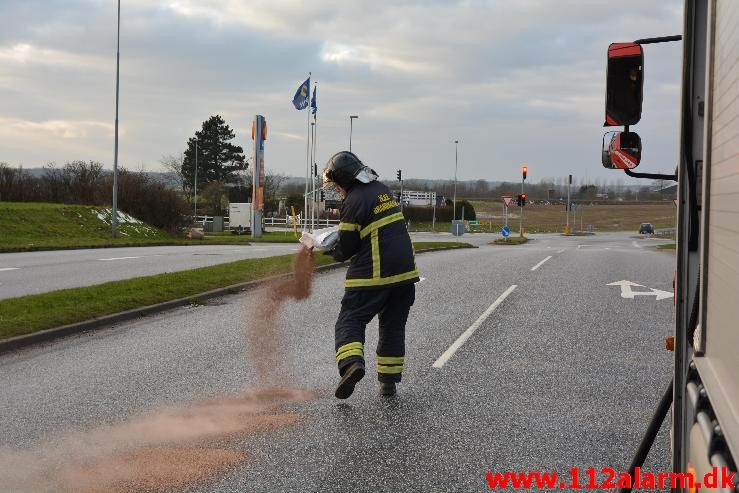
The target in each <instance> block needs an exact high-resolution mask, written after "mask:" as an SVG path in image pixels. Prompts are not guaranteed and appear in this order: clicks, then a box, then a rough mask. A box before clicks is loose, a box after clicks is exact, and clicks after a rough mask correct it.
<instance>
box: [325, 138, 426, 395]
mask: <svg viewBox="0 0 739 493" xmlns="http://www.w3.org/2000/svg"><path fill="white" fill-rule="evenodd" d="M377 178H378V175H377V173H375V171H374V170H372V169H371V168H369V167H367V166H365V165H364V164H363V163H362V161H360V160H359V158H358V157H357V156H356V155H355V154H353V153H351V152H346V151H343V152H339V153H337V154H335V155H334V156H333V157H332V158H331V159H329V161H328V164H327V165H326V169H325V170H324V172H323V183H324V186H325V187H331V186H333V187H334V188H336V190H338V191H339V193H341V195H342V197H343V201H342V204H341V216H340V222H339V240H338V242H337V243H336V246H335V247H334V249H333V250H331V251H329V252H326V253H327V254H329V255H331V256H332V257H333V258H334V259H336V260H337V261H339V262H344V261H346V260H349V259H351V261H350V265H349V269H348V270H347V273H346V280H345V284H344V286H345V292H344V297H343V299H342V300H341V311H340V313H339V317H338V320H337V321H336V328H335V333H336V348H335V349H336V362H337V364H338V367H339V375H340V377H341V378H340V380H339V384H338V386H337V387H336V397H337V398H339V399H346V398H347V397H349V396H350V395H352V392H354V386H355V385H356V384H357V382H359V381H360V380H361V379H362V377H364V373H365V363H364V332H365V327H366V326H367V324H368V323H369V322H370V320H372V319H373V318H374V317H375V315H377V316H378V318H379V325H380V334H379V340H378V343H377V379H378V380H379V381H380V393H381V394H382V395H384V396H392V395H395V392H396V388H395V384H396V383H398V382H400V380H401V376H402V372H403V365H404V360H405V324H406V321H407V320H408V313H409V311H410V308H411V306H412V305H413V302H414V301H415V283H416V282H418V280H419V278H418V271H417V270H416V263H415V259H414V256H413V245H412V244H411V239H410V236H409V235H408V229H407V228H406V226H405V221H404V220H403V213H402V212H401V211H400V206H399V204H398V203H397V202H396V201H395V200H394V199H393V197H392V193H391V192H390V189H388V188H387V187H386V186H385V185H383V184H382V183H380V182H379V181H377Z"/></svg>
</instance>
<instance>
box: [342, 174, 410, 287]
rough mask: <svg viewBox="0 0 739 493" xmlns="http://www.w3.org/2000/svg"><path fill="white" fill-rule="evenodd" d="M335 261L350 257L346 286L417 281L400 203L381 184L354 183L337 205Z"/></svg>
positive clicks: (386, 284) (385, 284)
mask: <svg viewBox="0 0 739 493" xmlns="http://www.w3.org/2000/svg"><path fill="white" fill-rule="evenodd" d="M339 250H340V252H341V254H340V257H341V258H339V260H346V259H349V258H351V265H350V266H349V270H348V271H347V273H346V281H345V283H344V285H345V287H346V289H364V288H377V287H384V286H392V285H398V284H405V283H412V282H417V281H418V271H417V270H416V263H415V259H414V257H413V245H412V243H411V238H410V236H409V235H408V229H407V228H406V225H405V220H404V218H403V213H402V212H400V206H399V205H398V203H397V202H396V201H395V200H394V199H393V198H392V193H391V192H390V189H388V188H387V187H386V186H385V185H383V184H382V183H380V182H377V181H374V182H371V183H367V184H364V183H360V182H355V184H354V185H353V186H352V187H351V188H350V189H349V191H348V193H347V196H346V198H345V199H344V202H343V203H342V205H341V222H340V223H339Z"/></svg>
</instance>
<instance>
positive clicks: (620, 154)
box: [601, 131, 641, 169]
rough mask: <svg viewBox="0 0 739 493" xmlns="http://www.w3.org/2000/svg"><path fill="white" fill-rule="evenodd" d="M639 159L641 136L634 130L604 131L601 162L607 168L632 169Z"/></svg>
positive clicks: (637, 164)
mask: <svg viewBox="0 0 739 493" xmlns="http://www.w3.org/2000/svg"><path fill="white" fill-rule="evenodd" d="M640 161H641V137H639V134H637V133H636V132H617V131H611V132H606V133H605V134H604V135H603V151H602V154H601V162H602V163H603V167H604V168H608V169H634V168H636V167H637V166H639V162H640Z"/></svg>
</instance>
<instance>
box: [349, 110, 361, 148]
mask: <svg viewBox="0 0 739 493" xmlns="http://www.w3.org/2000/svg"><path fill="white" fill-rule="evenodd" d="M355 118H359V115H349V152H352V122H353V121H354V119H355Z"/></svg>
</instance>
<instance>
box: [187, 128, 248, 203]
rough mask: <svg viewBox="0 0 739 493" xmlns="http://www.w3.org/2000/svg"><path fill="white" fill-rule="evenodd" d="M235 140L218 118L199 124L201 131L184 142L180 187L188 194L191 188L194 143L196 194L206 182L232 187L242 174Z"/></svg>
mask: <svg viewBox="0 0 739 493" xmlns="http://www.w3.org/2000/svg"><path fill="white" fill-rule="evenodd" d="M235 136H236V134H234V131H233V130H231V127H229V126H228V125H227V124H226V122H225V121H224V120H223V118H221V116H220V115H214V116H211V117H210V118H208V119H207V120H206V121H204V122H203V127H202V129H201V130H199V131H197V132H195V136H194V137H190V138H189V139H188V140H187V150H186V151H185V158H184V160H183V162H182V177H183V181H184V187H185V188H186V189H187V190H190V191H192V190H193V188H194V186H195V148H196V142H197V152H198V159H197V174H198V180H197V184H198V190H203V189H205V186H206V185H207V184H208V183H210V182H215V181H218V182H222V183H234V182H236V181H237V177H236V172H237V171H240V170H245V169H246V167H247V163H246V162H245V160H244V150H243V149H242V148H241V146H237V145H234V144H232V143H231V142H229V141H231V140H233V138H234V137H235Z"/></svg>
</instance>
